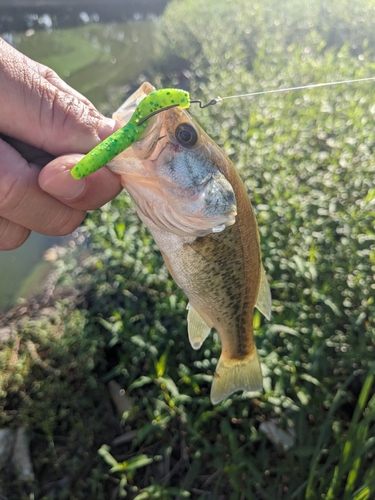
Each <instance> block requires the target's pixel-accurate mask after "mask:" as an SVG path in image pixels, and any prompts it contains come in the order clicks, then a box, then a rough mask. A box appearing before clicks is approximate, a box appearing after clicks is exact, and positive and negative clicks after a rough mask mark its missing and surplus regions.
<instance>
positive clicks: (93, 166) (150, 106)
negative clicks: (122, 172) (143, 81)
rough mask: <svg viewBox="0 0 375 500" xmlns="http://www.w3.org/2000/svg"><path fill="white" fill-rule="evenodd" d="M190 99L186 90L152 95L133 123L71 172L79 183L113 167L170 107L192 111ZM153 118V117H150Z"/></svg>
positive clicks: (128, 124) (113, 135) (89, 155)
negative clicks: (151, 120) (105, 167)
mask: <svg viewBox="0 0 375 500" xmlns="http://www.w3.org/2000/svg"><path fill="white" fill-rule="evenodd" d="M189 106H190V95H189V92H186V90H180V89H161V90H155V91H154V92H151V94H149V95H148V96H146V97H145V98H144V99H143V100H142V101H141V102H140V103H139V104H138V106H137V107H136V109H135V111H134V113H133V116H132V117H131V119H130V121H129V122H128V123H127V124H126V125H125V126H124V127H122V128H121V129H119V130H117V131H116V132H115V133H114V134H112V135H110V136H109V137H108V138H107V139H105V140H104V141H103V142H101V143H100V144H99V145H98V146H96V147H95V148H94V149H92V150H91V151H90V152H89V153H87V155H85V156H84V157H83V158H82V160H80V161H79V162H78V163H77V165H75V166H74V167H73V169H72V170H71V175H72V177H74V178H75V179H82V178H83V177H86V176H87V175H90V174H92V173H93V172H96V171H97V170H99V169H100V168H102V167H104V165H106V164H107V163H109V162H110V161H111V160H112V159H113V158H115V156H117V155H118V154H120V153H121V151H124V149H126V148H128V147H129V146H131V145H132V144H133V143H134V142H135V141H137V140H138V139H139V138H140V137H141V136H142V134H143V132H144V131H145V129H146V127H147V125H148V121H149V120H148V118H150V117H151V116H152V115H153V114H154V113H155V112H158V111H160V110H162V109H166V108H169V107H179V108H182V109H184V108H188V107H189ZM150 115H151V116H150Z"/></svg>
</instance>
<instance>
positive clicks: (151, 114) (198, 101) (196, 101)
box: [137, 97, 221, 126]
mask: <svg viewBox="0 0 375 500" xmlns="http://www.w3.org/2000/svg"><path fill="white" fill-rule="evenodd" d="M219 101H221V98H220V97H217V98H216V99H211V101H210V102H208V103H207V104H202V101H200V100H199V99H194V100H191V101H189V102H190V104H199V107H200V108H201V109H204V108H207V107H208V106H213V105H214V104H217V103H218V102H219ZM179 105H180V104H179V103H178V104H171V105H170V106H166V107H164V108H161V109H157V110H156V111H154V112H153V113H150V114H149V115H147V116H145V117H144V118H142V120H140V121H139V122H138V123H137V125H138V126H139V125H142V124H143V123H144V122H145V121H146V120H148V119H149V118H152V117H153V116H155V115H157V114H159V113H161V112H162V111H166V110H167V109H172V108H177V107H178V106H179Z"/></svg>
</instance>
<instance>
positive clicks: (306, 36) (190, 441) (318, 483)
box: [0, 0, 375, 500]
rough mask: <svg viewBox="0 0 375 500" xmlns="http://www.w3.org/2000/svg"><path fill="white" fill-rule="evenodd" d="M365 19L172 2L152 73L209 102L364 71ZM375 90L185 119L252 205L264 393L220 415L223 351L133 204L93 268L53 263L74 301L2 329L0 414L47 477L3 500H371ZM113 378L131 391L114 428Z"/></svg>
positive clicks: (370, 15) (116, 208) (324, 11)
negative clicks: (19, 431) (261, 302)
mask: <svg viewBox="0 0 375 500" xmlns="http://www.w3.org/2000/svg"><path fill="white" fill-rule="evenodd" d="M374 19H375V1H365V0H351V1H350V2H349V1H342V2H336V1H334V0H325V1H324V2H322V1H318V0H314V1H307V0H298V2H297V1H293V0H289V1H288V2H286V1H279V0H278V1H276V0H263V1H262V2H261V1H254V2H252V3H251V4H249V2H248V1H247V0H237V1H236V2H227V1H224V0H207V1H205V2H204V3H203V2H199V1H198V0H186V1H172V2H171V3H170V5H169V7H168V8H167V10H166V11H165V14H164V16H163V18H162V19H161V23H160V26H159V30H160V36H159V38H158V43H157V54H158V58H157V60H156V61H155V65H154V67H153V68H152V70H150V73H149V75H148V76H149V78H150V79H151V80H153V81H154V82H156V83H157V85H158V86H165V85H183V86H186V87H187V86H188V87H189V89H190V91H191V93H192V95H193V96H194V98H202V99H204V100H205V101H207V100H209V99H211V98H213V97H216V96H217V95H221V96H225V95H233V94H242V93H247V92H250V91H257V90H263V89H266V90H268V89H272V88H280V87H290V86H294V85H304V84H308V83H317V82H324V81H335V80H343V79H352V78H362V77H368V76H373V75H374V74H375V71H374V70H375V64H374V62H373V61H374V55H375V54H374V53H375V50H374V49H375V40H374V21H373V20H374ZM167 68H172V70H168V69H167ZM374 96H375V92H374V85H373V83H362V84H353V85H342V86H336V87H327V88H319V89H314V90H310V91H303V92H297V91H295V92H290V93H285V94H271V95H265V96H259V97H256V98H252V99H233V100H228V101H224V102H222V103H220V104H218V105H217V106H215V107H213V108H209V109H207V110H204V111H200V110H196V109H192V112H194V114H195V115H196V116H197V118H198V119H199V122H200V123H201V125H202V126H203V127H204V128H205V129H206V130H207V132H208V133H209V134H210V135H211V136H212V137H213V138H214V139H215V140H216V141H217V143H218V144H219V145H220V146H221V147H223V148H224V150H225V151H226V152H227V153H228V154H229V156H230V157H231V159H232V161H233V162H234V164H235V165H236V167H237V168H238V169H239V172H240V174H241V176H242V178H243V179H244V182H245V185H246V186H247V188H248V191H249V195H250V197H251V199H252V202H253V205H254V208H255V210H256V212H257V218H258V222H259V230H260V233H261V240H262V252H263V256H264V264H265V268H266V271H267V273H268V275H269V277H270V279H271V286H272V293H273V317H272V320H271V321H270V322H269V323H263V322H262V321H261V319H260V317H259V316H256V326H257V332H256V333H257V338H256V340H257V345H258V348H259V352H260V355H261V360H262V364H263V373H264V376H265V391H264V392H263V393H259V394H258V395H257V397H255V398H252V399H247V398H245V397H243V396H242V395H241V394H236V395H234V396H233V397H231V398H230V399H228V400H226V401H224V402H223V403H221V404H220V405H218V406H215V407H213V406H212V405H211V403H210V401H209V396H208V394H209V389H210V381H211V377H212V373H213V372H214V369H215V364H216V361H217V359H218V356H219V353H220V344H219V341H218V338H217V336H216V335H213V336H211V337H210V338H209V339H207V340H206V342H205V343H204V346H203V347H202V349H201V350H200V351H198V352H195V351H193V350H192V349H191V347H190V345H189V343H188V340H187V333H186V311H185V307H186V298H185V297H184V295H183V294H182V293H181V292H180V291H179V290H178V288H177V287H176V285H175V284H174V283H173V282H172V280H171V278H170V277H169V275H168V273H167V271H166V269H165V268H164V267H163V263H162V258H161V256H160V254H159V253H158V251H157V248H156V246H155V244H154V242H153V240H152V238H151V237H150V235H149V233H148V231H147V230H146V229H145V228H144V227H143V226H142V225H141V223H140V222H139V220H138V218H137V216H136V214H135V210H134V207H133V204H132V202H131V200H130V198H129V196H128V195H126V194H124V195H123V196H121V197H119V198H117V199H116V200H114V201H113V202H112V203H110V204H108V205H106V206H105V207H104V208H103V209H102V210H101V211H96V212H93V213H92V214H90V216H89V217H88V218H87V220H86V225H85V228H84V229H83V235H84V236H85V237H86V238H87V239H88V241H89V248H90V255H86V254H85V253H84V254H83V255H82V254H79V253H78V254H77V255H78V257H77V255H76V254H74V253H73V254H71V253H69V254H67V256H66V257H65V258H63V259H61V260H60V261H59V267H58V270H57V273H58V278H57V287H58V288H59V289H61V290H73V289H74V293H73V292H72V294H71V295H69V294H68V295H65V296H64V295H63V296H62V297H61V299H58V300H57V301H56V302H55V303H54V304H53V308H54V310H55V311H56V314H55V315H54V316H53V317H52V318H51V317H46V316H43V315H41V316H38V317H37V318H34V316H33V314H31V313H30V312H29V310H27V311H26V312H24V313H23V315H21V317H20V319H18V320H16V319H12V320H11V321H8V323H7V324H9V323H11V324H12V321H14V322H16V323H15V324H16V325H17V328H16V330H17V333H13V334H12V336H11V339H10V340H9V346H10V347H12V348H13V350H12V349H3V350H2V351H0V367H1V370H2V372H3V373H4V374H5V376H3V379H2V381H1V387H0V390H1V395H2V401H3V403H2V405H3V407H2V408H0V411H1V413H0V419H1V424H2V425H4V426H5V425H7V426H18V425H26V426H27V427H28V429H29V432H30V435H31V444H32V446H31V449H32V454H33V461H34V466H35V469H36V470H35V472H36V477H37V481H36V482H35V483H33V484H31V485H19V483H17V481H13V482H11V483H9V481H8V483H6V482H5V481H4V477H5V476H4V474H5V473H8V474H10V472H9V471H7V470H6V471H5V473H4V472H2V474H3V476H2V479H3V485H4V486H3V496H4V497H5V498H9V499H12V500H13V499H17V500H19V499H24V498H25V499H26V498H38V499H39V498H40V499H42V498H43V499H44V498H46V499H47V498H48V499H49V498H58V499H63V498H70V499H77V500H78V499H87V498H95V499H96V500H102V499H103V500H104V499H109V498H111V499H116V498H125V497H127V498H131V499H137V500H143V499H145V500H146V499H158V498H159V499H174V498H176V499H177V498H181V499H182V498H191V499H197V500H198V499H200V500H208V499H210V500H211V499H220V500H227V499H228V500H236V499H270V498H272V499H285V500H288V499H308V500H313V499H318V498H325V499H330V500H334V499H344V500H349V499H355V500H370V499H372V498H374V497H375V463H374V458H375V456H374V452H375V426H374V418H375V396H374V386H373V379H374V373H375V365H374V340H375V327H374V320H375V304H374V296H375V280H374V276H375V244H374V241H375V229H374V216H375V186H374V178H375V162H374V155H373V149H374V146H375V130H374V115H375V104H374V102H375V99H374ZM77 259H78V260H77ZM57 295H58V294H57ZM72 297H73V298H72ZM72 304H73V305H74V306H73V305H72ZM22 318H29V319H26V320H25V319H22ZM0 332H1V330H0ZM17 339H18V340H17ZM30 341H31V342H32V343H33V344H34V345H35V346H36V349H37V352H38V356H39V360H41V361H39V363H36V361H35V354H34V357H33V356H31V354H30V352H31V351H32V350H31V351H30V348H29V349H28V347H27V346H29V347H30V344H28V342H30ZM15 352H16V354H15ZM41 362H42V364H41ZM48 367H51V368H52V369H53V370H52V371H51V372H48V369H47V368H48ZM46 370H47V374H46ZM56 370H58V373H57V372H56ZM111 380H116V381H117V382H118V383H119V384H120V386H121V387H123V388H125V390H126V394H128V395H129V396H130V397H131V398H132V407H131V408H130V410H128V411H126V412H125V413H124V414H123V415H122V417H121V419H120V420H118V421H117V420H116V418H115V417H114V413H113V409H112V407H111V403H110V402H109V396H108V392H107V389H106V384H107V383H108V382H109V381H111ZM265 422H274V423H275V422H276V424H277V426H278V427H279V428H280V429H284V430H287V431H288V432H289V433H290V434H293V432H294V434H295V444H294V445H293V446H291V447H286V446H283V444H282V443H281V442H279V441H277V439H275V437H274V436H267V435H266V434H265V433H263V432H261V430H260V426H261V424H262V423H263V424H264V423H265ZM114 436H120V437H121V439H122V440H118V439H117V440H116V439H114ZM270 437H271V438H273V440H271V439H270ZM113 439H114V440H113ZM98 450H99V453H97V451H98ZM8 477H9V476H8ZM63 478H67V481H66V482H65V483H64V485H63V486H61V484H60V483H61V480H62V479H63ZM59 481H60V483H59ZM6 484H7V485H6ZM51 484H52V486H53V487H52V486H51ZM58 485H60V486H58ZM51 491H52V493H51ZM30 492H32V493H30ZM31 494H32V495H35V496H31Z"/></svg>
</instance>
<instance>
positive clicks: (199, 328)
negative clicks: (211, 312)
mask: <svg viewBox="0 0 375 500" xmlns="http://www.w3.org/2000/svg"><path fill="white" fill-rule="evenodd" d="M187 309H188V315H187V323H188V335H189V342H190V344H191V347H192V348H193V349H196V350H197V349H199V348H200V347H201V345H202V344H203V342H204V341H205V340H206V338H207V337H208V335H209V333H210V331H211V327H210V326H208V325H207V323H206V322H205V321H204V319H203V318H202V317H201V316H200V314H199V313H198V312H197V311H196V310H195V309H194V307H193V306H192V305H191V304H188V306H187Z"/></svg>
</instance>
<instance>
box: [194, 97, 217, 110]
mask: <svg viewBox="0 0 375 500" xmlns="http://www.w3.org/2000/svg"><path fill="white" fill-rule="evenodd" d="M219 101H221V98H220V97H218V98H216V99H211V101H210V102H208V103H207V104H202V101H200V100H199V99H194V100H193V101H190V104H192V103H195V104H199V107H200V108H201V109H203V108H207V107H208V106H213V105H214V104H217V103H218V102H219Z"/></svg>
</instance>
